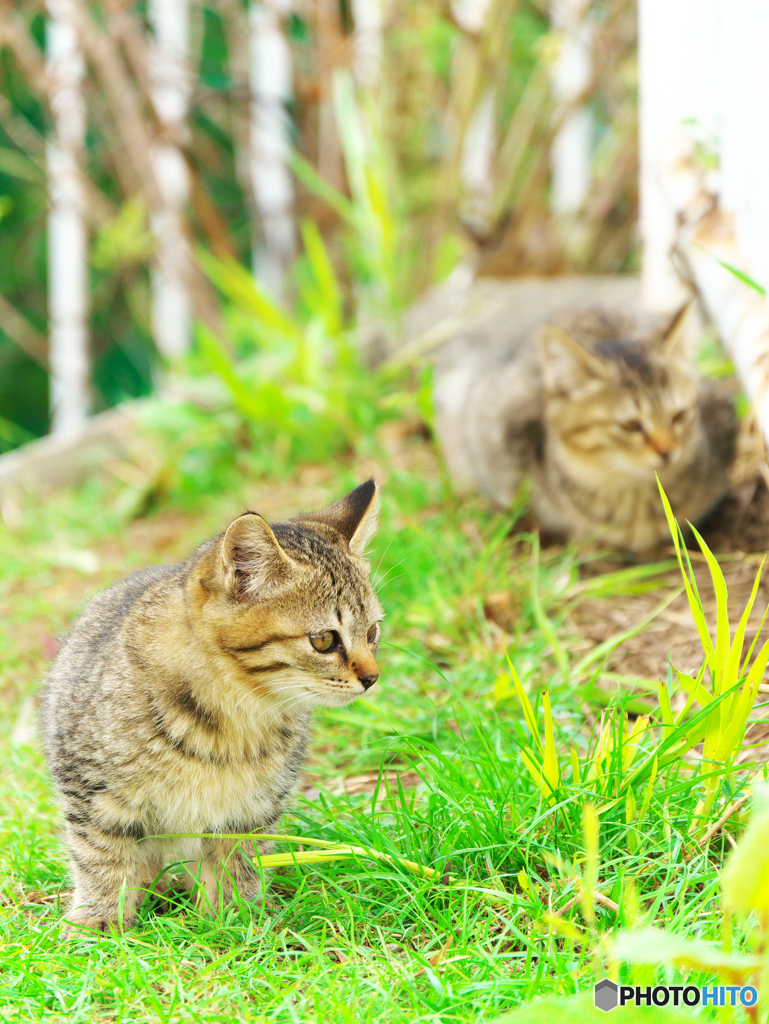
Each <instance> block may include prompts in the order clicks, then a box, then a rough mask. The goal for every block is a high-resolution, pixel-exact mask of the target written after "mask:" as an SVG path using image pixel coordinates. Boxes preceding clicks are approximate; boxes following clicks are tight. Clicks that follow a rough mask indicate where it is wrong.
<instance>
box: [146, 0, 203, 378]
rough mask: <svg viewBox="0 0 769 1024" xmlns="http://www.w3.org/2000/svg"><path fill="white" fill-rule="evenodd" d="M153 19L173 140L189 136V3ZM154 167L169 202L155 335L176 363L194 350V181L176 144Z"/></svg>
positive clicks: (158, 255) (167, 6) (159, 149)
mask: <svg viewBox="0 0 769 1024" xmlns="http://www.w3.org/2000/svg"><path fill="white" fill-rule="evenodd" d="M147 13H148V17H149V22H150V25H151V26H152V29H153V32H154V37H155V38H154V44H153V47H152V50H151V64H150V76H151V80H152V100H153V103H154V104H155V110H156V111H157V114H158V117H159V119H160V122H161V124H162V126H163V128H164V129H165V131H166V132H167V134H168V136H170V138H171V139H173V138H178V136H179V134H180V133H181V132H183V131H184V123H185V120H186V117H187V108H188V104H189V95H190V76H189V69H188V56H189V0H149V4H148V8H147ZM152 161H153V165H154V168H155V174H156V177H157V182H158V187H159V189H160V192H161V195H162V197H163V201H164V205H163V207H162V208H161V209H158V210H152V211H151V223H152V233H153V236H154V238H155V242H156V250H155V262H154V265H153V268H152V331H153V335H154V338H155V344H156V345H157V348H158V351H159V352H160V353H162V355H164V356H165V357H166V358H167V359H169V360H170V361H173V360H175V359H178V358H179V357H180V356H183V355H184V354H185V353H186V352H187V351H188V349H189V345H190V330H191V321H192V315H191V302H190V296H189V294H188V291H187V288H188V282H189V280H190V274H189V266H190V261H191V255H190V251H189V241H188V239H187V236H186V234H185V231H184V218H183V211H184V206H185V203H186V202H187V194H188V189H189V181H188V174H187V166H186V164H185V162H184V157H183V156H182V154H181V153H180V151H179V148H178V146H177V145H175V143H174V141H169V139H164V138H162V137H161V138H160V139H159V140H158V141H157V142H156V143H155V145H154V146H153V151H152Z"/></svg>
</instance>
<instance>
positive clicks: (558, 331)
mask: <svg viewBox="0 0 769 1024" xmlns="http://www.w3.org/2000/svg"><path fill="white" fill-rule="evenodd" d="M539 350H540V361H541V364H542V372H543V374H544V378H545V386H546V388H547V389H548V391H563V392H569V391H571V390H572V389H573V388H575V387H577V386H579V385H580V384H583V383H584V382H585V381H586V380H589V379H590V378H595V377H599V378H603V377H606V376H607V367H606V364H605V363H604V362H603V360H601V359H599V358H598V356H597V355H595V354H594V353H593V352H591V351H590V350H589V349H587V348H585V346H584V345H582V344H581V343H580V342H579V341H577V340H576V338H573V337H572V336H571V335H570V334H569V333H568V331H565V330H564V329H563V328H562V327H559V326H558V324H545V325H544V327H543V328H542V329H541V330H540V332H539Z"/></svg>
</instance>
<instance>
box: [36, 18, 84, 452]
mask: <svg viewBox="0 0 769 1024" xmlns="http://www.w3.org/2000/svg"><path fill="white" fill-rule="evenodd" d="M47 8H48V13H49V16H50V20H49V21H48V25H47V31H46V54H47V65H48V72H49V75H50V79H51V105H52V108H53V119H54V132H53V136H52V137H51V139H50V140H49V142H48V145H47V149H46V157H47V164H48V187H49V195H50V207H49V211H48V308H49V316H50V327H49V337H50V342H49V353H50V371H51V376H50V407H51V413H52V425H51V429H52V432H53V433H55V434H59V435H68V434H75V433H77V432H78V431H79V430H80V429H81V428H82V426H83V424H84V423H85V420H86V418H87V416H88V413H89V411H90V386H89V380H90V364H89V355H88V267H87V246H88V240H87V233H86V225H85V219H84V215H83V213H84V209H85V198H84V190H83V184H82V180H81V177H80V161H81V156H82V149H83V143H84V138H85V126H86V117H85V106H84V103H83V96H82V92H81V88H80V86H81V82H82V79H83V74H84V67H83V60H82V55H81V53H80V50H79V47H78V41H77V31H76V29H75V19H74V15H73V9H72V4H71V3H70V0H48V4H47Z"/></svg>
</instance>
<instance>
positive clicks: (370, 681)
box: [358, 672, 379, 690]
mask: <svg viewBox="0 0 769 1024" xmlns="http://www.w3.org/2000/svg"><path fill="white" fill-rule="evenodd" d="M358 679H359V680H360V682H361V685H362V686H363V689H364V690H368V689H370V687H372V686H373V685H374V683H375V682H376V681H377V679H379V673H378V672H372V673H371V675H368V676H358Z"/></svg>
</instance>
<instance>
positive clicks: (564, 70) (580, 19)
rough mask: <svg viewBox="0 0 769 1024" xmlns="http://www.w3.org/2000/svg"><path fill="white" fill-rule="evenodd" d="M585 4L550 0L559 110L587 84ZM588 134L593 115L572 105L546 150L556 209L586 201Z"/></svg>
mask: <svg viewBox="0 0 769 1024" xmlns="http://www.w3.org/2000/svg"><path fill="white" fill-rule="evenodd" d="M587 7H588V2H587V0H551V6H550V23H551V25H552V27H553V28H554V29H555V30H556V31H557V32H559V33H560V34H561V44H560V47H559V50H558V57H557V59H556V61H555V64H554V66H553V70H552V77H551V81H552V86H553V93H554V95H555V98H556V100H557V101H558V104H559V107H560V110H563V108H564V107H568V106H570V105H572V104H574V103H576V101H577V100H578V98H579V96H580V95H581V93H582V92H583V91H584V90H585V89H586V88H587V86H588V85H589V84H590V77H591V69H592V59H591V31H590V23H589V21H588V19H587V17H586V15H587ZM557 112H558V111H557ZM592 138H593V117H592V114H591V112H590V110H589V109H588V108H587V107H586V106H585V105H584V104H583V105H582V106H576V107H575V108H574V109H573V110H571V111H570V112H569V113H568V114H566V116H565V117H564V120H563V123H562V124H561V127H560V128H559V130H558V132H557V133H556V136H555V138H554V139H553V144H552V147H551V149H550V166H551V170H552V190H551V200H550V201H551V205H552V208H553V210H554V211H555V212H556V213H559V214H564V215H569V214H575V213H577V212H578V210H579V209H580V208H581V207H582V205H583V204H584V202H585V200H586V199H587V195H588V191H589V189H590V177H591V149H592Z"/></svg>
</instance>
